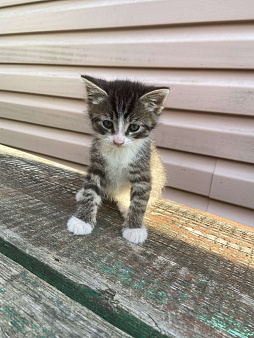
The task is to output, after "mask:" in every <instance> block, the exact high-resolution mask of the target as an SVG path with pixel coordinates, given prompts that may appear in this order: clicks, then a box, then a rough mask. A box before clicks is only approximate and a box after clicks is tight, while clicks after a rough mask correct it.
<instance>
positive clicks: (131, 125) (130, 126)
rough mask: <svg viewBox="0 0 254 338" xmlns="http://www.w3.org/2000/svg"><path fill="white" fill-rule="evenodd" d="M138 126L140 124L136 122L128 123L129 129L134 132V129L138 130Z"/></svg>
mask: <svg viewBox="0 0 254 338" xmlns="http://www.w3.org/2000/svg"><path fill="white" fill-rule="evenodd" d="M139 128H140V126H139V125H138V124H134V123H133V124H130V125H129V131H130V132H132V133H134V132H135V131H138V130H139Z"/></svg>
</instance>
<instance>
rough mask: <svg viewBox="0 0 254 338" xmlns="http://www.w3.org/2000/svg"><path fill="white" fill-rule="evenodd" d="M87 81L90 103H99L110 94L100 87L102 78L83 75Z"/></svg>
mask: <svg viewBox="0 0 254 338" xmlns="http://www.w3.org/2000/svg"><path fill="white" fill-rule="evenodd" d="M81 77H82V78H83V80H84V82H85V86H86V92H87V101H88V104H99V103H101V102H102V101H103V100H105V99H106V98H107V97H108V94H107V93H106V92H105V90H103V89H102V88H101V87H99V85H98V84H99V82H100V81H101V80H99V79H96V78H93V77H92V76H86V75H81Z"/></svg>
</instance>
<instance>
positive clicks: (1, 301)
mask: <svg viewBox="0 0 254 338" xmlns="http://www.w3.org/2000/svg"><path fill="white" fill-rule="evenodd" d="M0 266H1V278H0V296H1V297H0V335H1V337H2V338H4V337H12V338H18V337H24V336H25V337H80V338H83V337H91V338H92V337H94V338H98V337H112V336H113V337H119V338H120V337H130V336H129V335H128V334H126V333H125V332H123V331H121V330H119V329H117V328H115V327H114V326H113V325H110V324H109V323H108V322H107V321H105V320H103V319H102V318H101V317H99V316H97V315H95V314H94V313H93V312H92V311H89V310H88V309H87V308H85V307H84V306H82V305H80V304H79V303H77V302H74V301H73V300H71V299H70V298H69V297H67V296H66V295H64V294H63V293H61V292H59V291H58V290H57V289H55V288H54V287H52V286H51V285H49V284H48V283H46V282H44V281H43V280H42V279H40V278H38V277H36V276H35V275H33V274H32V273H30V272H29V271H28V270H26V269H24V268H23V267H22V266H20V265H19V264H17V263H15V262H13V261H12V260H10V259H9V258H7V257H6V256H4V255H2V254H0Z"/></svg>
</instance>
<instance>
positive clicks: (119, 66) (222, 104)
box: [0, 0, 254, 226]
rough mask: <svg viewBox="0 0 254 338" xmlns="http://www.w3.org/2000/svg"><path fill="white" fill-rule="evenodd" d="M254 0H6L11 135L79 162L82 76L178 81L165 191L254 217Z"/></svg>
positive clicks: (0, 84)
mask: <svg viewBox="0 0 254 338" xmlns="http://www.w3.org/2000/svg"><path fill="white" fill-rule="evenodd" d="M253 69H254V2H253V1H252V0H243V1H241V2H239V1H238V0H237V1H236V0H230V1H229V0H224V1H214V0H207V1H203V0H181V1H179V0H176V1H168V0H164V1H162V0H157V1H154V0H150V1H149V0H140V1H139V0H135V1H130V0H128V1H127V0H126V1H122V0H111V1H102V0H100V1H99V0H94V1H83V0H80V1H77V0H74V1H11V0H9V1H7V0H5V1H2V2H1V4H0V142H1V143H3V144H5V145H10V146H14V147H17V148H20V149H25V150H28V151H30V152H34V153H37V154H42V155H43V156H45V157H49V158H51V159H52V158H53V159H57V160H58V161H61V162H63V163H65V164H69V165H71V166H74V167H77V168H79V169H80V166H81V165H88V164H89V162H88V149H89V145H90V142H91V128H90V126H89V121H88V118H87V116H86V114H85V113H84V111H85V109H86V104H85V103H84V102H83V98H84V88H83V83H82V81H81V80H80V74H82V73H87V74H90V75H95V76H100V77H105V78H106V79H115V78H129V79H138V80H141V81H143V82H145V83H147V84H155V85H163V86H169V87H170V95H169V97H168V99H167V102H166V109H165V111H164V113H163V115H162V117H161V121H160V124H159V126H158V128H157V130H156V132H155V133H154V137H155V140H156V143H157V145H158V147H159V150H160V153H161V156H162V158H163V161H164V164H165V167H166V169H167V174H168V175H167V176H168V179H167V188H166V190H165V193H164V194H165V196H166V197H168V198H170V199H173V200H175V201H177V202H180V203H183V204H187V205H190V206H194V207H196V208H199V209H202V210H207V211H209V212H212V213H215V214H218V215H221V216H224V217H227V218H229V219H233V220H236V221H239V222H242V223H245V224H248V225H251V226H254V211H253V209H254V70H253Z"/></svg>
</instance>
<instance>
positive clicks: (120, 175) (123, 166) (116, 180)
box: [102, 140, 142, 192]
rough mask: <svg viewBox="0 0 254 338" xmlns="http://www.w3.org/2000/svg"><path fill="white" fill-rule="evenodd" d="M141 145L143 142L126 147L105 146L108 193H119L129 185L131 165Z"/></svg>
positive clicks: (104, 155) (103, 149) (103, 151)
mask: <svg viewBox="0 0 254 338" xmlns="http://www.w3.org/2000/svg"><path fill="white" fill-rule="evenodd" d="M138 141H140V140H138ZM141 145H142V143H141V142H133V143H132V144H129V145H126V146H124V145H123V146H116V145H114V144H106V145H103V147H102V154H103V157H104V158H105V160H106V163H107V164H106V168H105V171H106V177H107V181H108V182H107V190H108V191H112V192H113V191H118V190H120V189H121V188H123V187H126V186H127V185H129V168H130V164H131V163H132V161H133V160H134V159H135V156H137V152H138V151H139V149H140V147H141Z"/></svg>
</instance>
